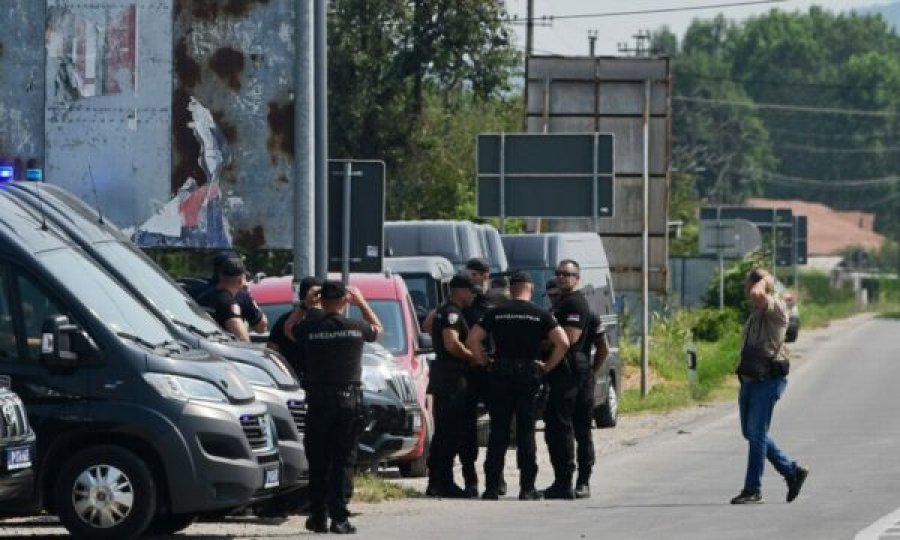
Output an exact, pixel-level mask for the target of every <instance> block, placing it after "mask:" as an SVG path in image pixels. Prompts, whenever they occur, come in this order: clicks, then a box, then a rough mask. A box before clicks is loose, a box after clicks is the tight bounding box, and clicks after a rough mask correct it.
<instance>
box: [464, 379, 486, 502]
mask: <svg viewBox="0 0 900 540" xmlns="http://www.w3.org/2000/svg"><path fill="white" fill-rule="evenodd" d="M465 377H466V401H465V407H464V411H463V422H462V436H461V438H460V440H459V462H460V464H461V465H462V473H463V479H464V480H465V483H466V484H467V485H468V484H477V483H478V473H477V472H476V469H475V462H476V461H477V460H478V405H479V404H480V403H484V405H485V406H487V404H488V394H489V390H490V387H489V384H490V379H489V375H488V372H487V370H486V369H484V368H480V367H479V368H470V369H468V370H466V373H465Z"/></svg>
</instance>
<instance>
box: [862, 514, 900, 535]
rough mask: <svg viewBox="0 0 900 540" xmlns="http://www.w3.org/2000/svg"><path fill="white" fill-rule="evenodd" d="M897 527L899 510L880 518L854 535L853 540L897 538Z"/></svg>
mask: <svg viewBox="0 0 900 540" xmlns="http://www.w3.org/2000/svg"><path fill="white" fill-rule="evenodd" d="M898 527H900V508H898V509H896V510H894V511H893V512H891V513H890V514H888V515H886V516H884V517H882V518H881V519H879V520H878V521H876V522H875V523H873V524H871V525H869V526H868V527H866V528H865V529H863V530H861V531H859V532H858V533H856V536H854V537H853V540H882V539H888V538H898V534H897V531H898Z"/></svg>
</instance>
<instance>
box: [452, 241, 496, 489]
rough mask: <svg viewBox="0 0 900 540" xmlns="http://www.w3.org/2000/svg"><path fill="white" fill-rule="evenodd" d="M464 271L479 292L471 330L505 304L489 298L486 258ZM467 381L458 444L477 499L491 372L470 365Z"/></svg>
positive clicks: (469, 317) (468, 312) (467, 312)
mask: <svg viewBox="0 0 900 540" xmlns="http://www.w3.org/2000/svg"><path fill="white" fill-rule="evenodd" d="M463 272H464V274H465V275H466V276H467V277H468V278H469V279H470V280H471V281H472V283H473V284H474V285H475V288H476V289H477V292H476V294H475V299H474V301H473V302H472V304H471V305H470V306H468V307H466V308H465V309H463V316H464V317H465V319H466V323H467V324H468V326H469V328H472V327H473V326H475V325H476V324H477V323H478V321H480V320H481V318H482V317H483V316H484V314H485V313H487V311H488V309H490V308H491V307H493V306H494V305H496V304H497V303H499V302H500V301H502V300H503V298H501V297H498V296H496V295H495V296H493V297H489V296H488V294H489V285H490V281H491V267H490V266H489V265H488V263H487V261H485V260H484V259H479V258H474V259H469V261H467V262H466V267H465V270H463ZM489 341H490V340H488V342H487V343H485V348H486V350H487V351H488V352H489V353H490V352H491V345H490V343H489ZM465 379H466V380H465V382H466V402H465V407H464V411H463V424H462V432H461V438H460V442H459V462H460V464H461V465H462V475H463V481H464V483H465V490H466V494H467V496H469V497H477V496H478V472H477V470H476V468H475V462H476V461H477V460H478V412H479V404H482V403H483V404H484V405H485V407H486V406H487V401H488V373H487V369H486V366H484V365H481V364H478V363H475V364H469V365H467V366H466V369H465ZM500 491H501V492H503V493H505V492H506V484H505V482H503V479H502V478H501V480H500Z"/></svg>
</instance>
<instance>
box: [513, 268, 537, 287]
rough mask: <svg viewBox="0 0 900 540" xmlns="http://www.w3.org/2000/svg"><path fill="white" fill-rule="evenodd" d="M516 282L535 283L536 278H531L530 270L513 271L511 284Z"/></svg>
mask: <svg viewBox="0 0 900 540" xmlns="http://www.w3.org/2000/svg"><path fill="white" fill-rule="evenodd" d="M516 283H534V279H532V278H531V274H529V273H528V272H522V271H518V272H513V273H512V275H511V276H509V284H510V285H515V284H516Z"/></svg>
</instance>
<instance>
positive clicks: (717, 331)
mask: <svg viewBox="0 0 900 540" xmlns="http://www.w3.org/2000/svg"><path fill="white" fill-rule="evenodd" d="M691 318H692V319H693V320H692V323H691V331H692V333H693V335H694V339H696V340H698V341H719V340H720V339H722V338H724V337H725V336H727V335H729V334H734V333H740V332H741V314H740V312H739V311H738V310H737V309H734V308H730V307H728V308H725V309H709V308H706V309H697V310H694V311H692V312H691Z"/></svg>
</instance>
